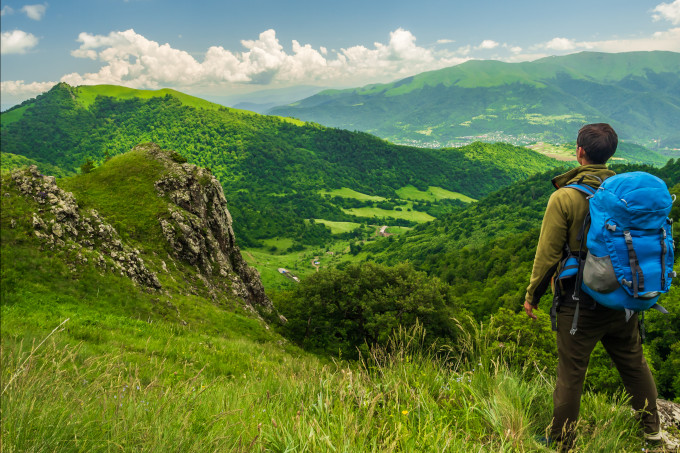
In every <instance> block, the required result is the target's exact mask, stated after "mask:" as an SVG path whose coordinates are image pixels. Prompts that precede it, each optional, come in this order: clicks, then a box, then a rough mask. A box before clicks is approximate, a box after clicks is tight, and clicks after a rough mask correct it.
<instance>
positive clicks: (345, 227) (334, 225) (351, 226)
mask: <svg viewBox="0 0 680 453" xmlns="http://www.w3.org/2000/svg"><path fill="white" fill-rule="evenodd" d="M314 221H315V222H316V223H323V224H324V225H326V226H327V227H328V228H330V229H331V233H332V234H341V233H348V232H350V231H353V230H356V229H357V228H359V227H360V226H361V224H360V223H356V222H333V221H332V220H324V219H314Z"/></svg>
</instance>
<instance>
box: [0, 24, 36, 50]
mask: <svg viewBox="0 0 680 453" xmlns="http://www.w3.org/2000/svg"><path fill="white" fill-rule="evenodd" d="M36 45H38V38H36V37H35V36H33V35H32V34H31V33H26V32H25V31H22V30H12V31H4V32H2V39H0V53H1V54H3V55H4V54H11V53H20V54H21V53H26V52H27V51H29V50H30V49H32V48H33V47H35V46H36Z"/></svg>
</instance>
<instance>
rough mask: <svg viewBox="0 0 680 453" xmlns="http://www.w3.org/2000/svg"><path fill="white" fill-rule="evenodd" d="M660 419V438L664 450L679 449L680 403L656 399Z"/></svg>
mask: <svg viewBox="0 0 680 453" xmlns="http://www.w3.org/2000/svg"><path fill="white" fill-rule="evenodd" d="M656 405H657V408H658V410H659V419H660V420H661V438H662V439H663V443H664V444H665V448H666V451H680V404H678V403H674V402H672V401H666V400H657V401H656Z"/></svg>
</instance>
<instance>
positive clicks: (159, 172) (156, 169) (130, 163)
mask: <svg viewBox="0 0 680 453" xmlns="http://www.w3.org/2000/svg"><path fill="white" fill-rule="evenodd" d="M165 173H166V170H165V169H164V167H163V164H162V163H160V162H159V161H158V160H156V159H152V158H149V157H146V156H145V155H144V152H143V151H130V152H127V153H125V154H121V155H118V156H115V157H114V158H112V159H111V160H110V161H108V162H106V164H105V165H102V166H100V167H97V168H95V169H94V170H93V171H92V172H91V173H88V174H84V175H77V176H73V177H71V178H66V179H64V180H62V181H60V184H59V185H60V186H61V187H62V188H63V189H64V190H67V191H69V192H73V193H74V195H75V196H76V198H77V199H78V201H79V206H80V208H81V209H89V208H96V209H97V211H99V213H100V214H101V215H103V216H104V217H105V218H106V219H107V220H108V221H109V222H110V223H111V224H112V225H113V226H114V227H115V228H116V230H118V232H119V234H121V236H122V237H123V238H126V239H133V240H135V241H137V242H139V243H143V244H146V245H147V246H148V245H151V244H160V242H159V241H163V240H164V239H163V232H162V230H161V227H160V223H159V222H158V218H159V217H160V216H167V215H168V214H167V212H168V210H167V202H166V201H165V200H163V199H162V198H160V197H158V195H157V194H156V189H155V187H154V183H155V181H157V180H159V179H161V178H162V177H163V175H164V174H165Z"/></svg>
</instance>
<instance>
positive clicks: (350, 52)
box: [61, 28, 465, 88]
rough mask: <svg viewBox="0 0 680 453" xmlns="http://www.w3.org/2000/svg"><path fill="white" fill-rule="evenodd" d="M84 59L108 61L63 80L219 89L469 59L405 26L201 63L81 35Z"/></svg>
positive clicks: (251, 47) (210, 57)
mask: <svg viewBox="0 0 680 453" xmlns="http://www.w3.org/2000/svg"><path fill="white" fill-rule="evenodd" d="M78 42H80V47H79V48H78V49H76V50H74V51H72V52H71V55H73V56H74V57H78V58H89V59H93V60H99V61H101V62H102V67H101V68H100V69H99V71H98V72H94V73H87V74H78V73H72V74H67V75H65V76H64V77H62V79H61V80H62V81H64V82H67V83H69V84H72V85H91V84H103V83H110V84H120V85H126V86H131V87H136V88H157V87H160V86H176V87H183V86H186V87H189V86H198V85H203V86H216V85H221V84H234V83H237V84H274V85H275V84H282V85H284V84H302V83H324V84H331V83H342V84H353V83H368V82H375V81H384V80H385V79H388V80H392V79H395V78H398V77H405V76H409V75H413V74H417V73H419V72H423V71H427V70H432V69H439V68H443V67H446V66H452V65H454V64H457V63H461V62H463V61H465V59H464V58H460V57H458V56H455V55H454V54H453V53H451V52H448V51H439V52H434V51H432V50H428V49H425V48H423V47H419V46H417V45H416V38H415V36H413V34H412V33H411V32H409V31H407V30H404V29H401V28H400V29H397V30H395V31H393V32H392V33H390V39H389V42H388V43H387V44H383V43H379V42H376V43H374V46H373V48H368V47H365V46H353V47H349V48H346V49H341V50H340V51H333V52H329V51H328V49H326V48H324V47H320V48H319V49H318V50H317V49H315V48H313V47H312V46H311V45H310V44H300V43H299V42H298V41H295V40H293V41H292V52H290V53H289V52H286V51H285V50H284V48H283V46H282V45H281V44H280V42H279V40H278V39H277V37H276V32H275V31H274V30H267V31H264V32H262V33H261V34H260V36H259V37H258V39H255V40H243V41H241V44H242V45H243V47H244V49H245V50H244V51H243V52H232V51H230V50H227V49H224V48H223V47H221V46H212V47H210V48H209V49H208V50H207V52H206V53H205V56H204V58H203V61H198V60H197V59H195V58H194V57H193V56H191V55H190V54H189V53H187V52H185V51H183V50H179V49H175V48H172V47H171V46H170V45H169V44H163V45H160V44H158V43H157V42H155V41H151V40H149V39H147V38H145V37H144V36H142V35H140V34H138V33H136V32H135V31H134V30H127V31H123V32H112V33H109V34H108V35H91V34H89V33H81V34H80V35H79V36H78Z"/></svg>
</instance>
